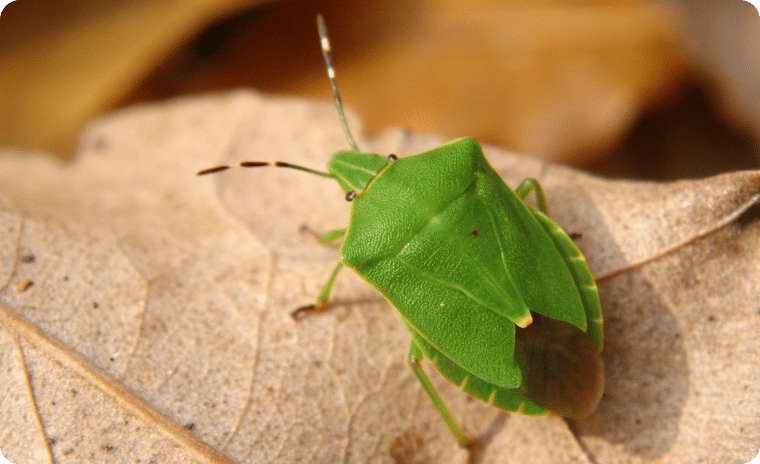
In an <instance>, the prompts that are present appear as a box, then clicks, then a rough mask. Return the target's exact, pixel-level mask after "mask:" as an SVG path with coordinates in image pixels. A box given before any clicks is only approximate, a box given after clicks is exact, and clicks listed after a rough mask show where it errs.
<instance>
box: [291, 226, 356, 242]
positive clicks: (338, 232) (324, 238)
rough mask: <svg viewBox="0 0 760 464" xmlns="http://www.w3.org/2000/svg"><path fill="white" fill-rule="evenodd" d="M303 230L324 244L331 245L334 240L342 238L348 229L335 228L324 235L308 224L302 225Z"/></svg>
mask: <svg viewBox="0 0 760 464" xmlns="http://www.w3.org/2000/svg"><path fill="white" fill-rule="evenodd" d="M301 231H302V232H306V233H307V234H309V235H311V236H313V237H314V238H316V239H317V240H319V243H321V244H322V245H330V244H332V243H333V242H335V241H337V240H340V239H342V238H343V236H344V235H346V229H335V230H331V231H329V232H327V233H326V234H324V235H319V234H318V233H316V232H314V231H313V230H311V229H309V226H307V225H303V226H301Z"/></svg>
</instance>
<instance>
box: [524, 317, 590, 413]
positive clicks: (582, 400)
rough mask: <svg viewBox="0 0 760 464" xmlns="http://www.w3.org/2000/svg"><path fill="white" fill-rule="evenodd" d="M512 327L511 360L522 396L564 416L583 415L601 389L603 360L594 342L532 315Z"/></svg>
mask: <svg viewBox="0 0 760 464" xmlns="http://www.w3.org/2000/svg"><path fill="white" fill-rule="evenodd" d="M533 318H534V319H533V324H531V325H530V326H528V327H527V328H525V329H521V328H519V327H518V328H517V329H516V330H517V332H516V334H515V359H516V361H517V364H518V365H519V366H520V370H521V371H522V374H523V383H522V385H521V386H520V388H519V389H518V390H520V391H521V393H523V394H524V396H525V398H527V399H529V400H531V401H533V402H534V403H536V404H540V405H541V406H543V407H545V408H546V409H548V410H549V411H551V412H553V413H555V414H559V415H561V416H564V417H569V418H573V419H584V418H586V417H588V416H590V415H591V413H592V412H594V410H595V409H596V407H597V405H598V404H599V401H600V400H601V399H602V393H604V364H603V363H602V357H601V355H600V353H599V351H598V350H597V348H596V345H595V344H594V342H593V341H591V339H590V338H589V337H588V335H586V334H585V333H584V332H583V331H582V330H580V329H578V328H577V327H575V326H573V325H571V324H568V323H567V322H562V321H557V320H554V319H550V318H548V317H545V316H541V315H540V314H536V313H534V314H533Z"/></svg>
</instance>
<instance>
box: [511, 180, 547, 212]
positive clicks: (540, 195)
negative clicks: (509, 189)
mask: <svg viewBox="0 0 760 464" xmlns="http://www.w3.org/2000/svg"><path fill="white" fill-rule="evenodd" d="M533 191H535V192H536V205H537V206H538V210H539V211H541V212H542V213H544V214H546V215H547V216H548V215H549V206H548V205H547V204H546V197H545V196H544V189H542V188H541V184H539V183H538V181H537V180H536V179H532V178H529V179H525V180H524V181H523V182H522V184H520V186H519V187H517V189H515V193H516V194H517V196H518V197H520V198H521V199H523V200H524V199H525V197H527V196H528V194H529V193H530V192H533Z"/></svg>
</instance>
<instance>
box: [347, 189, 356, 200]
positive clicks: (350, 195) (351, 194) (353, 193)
mask: <svg viewBox="0 0 760 464" xmlns="http://www.w3.org/2000/svg"><path fill="white" fill-rule="evenodd" d="M356 195H357V193H356V191H355V190H351V191H350V192H348V193H347V194H346V201H353V200H354V198H356Z"/></svg>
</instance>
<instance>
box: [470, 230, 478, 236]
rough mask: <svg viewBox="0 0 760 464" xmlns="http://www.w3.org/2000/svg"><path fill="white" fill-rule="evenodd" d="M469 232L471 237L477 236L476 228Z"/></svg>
mask: <svg viewBox="0 0 760 464" xmlns="http://www.w3.org/2000/svg"><path fill="white" fill-rule="evenodd" d="M470 233H471V234H472V236H473V237H477V236H478V231H477V230H473V231H472V232H470Z"/></svg>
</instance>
